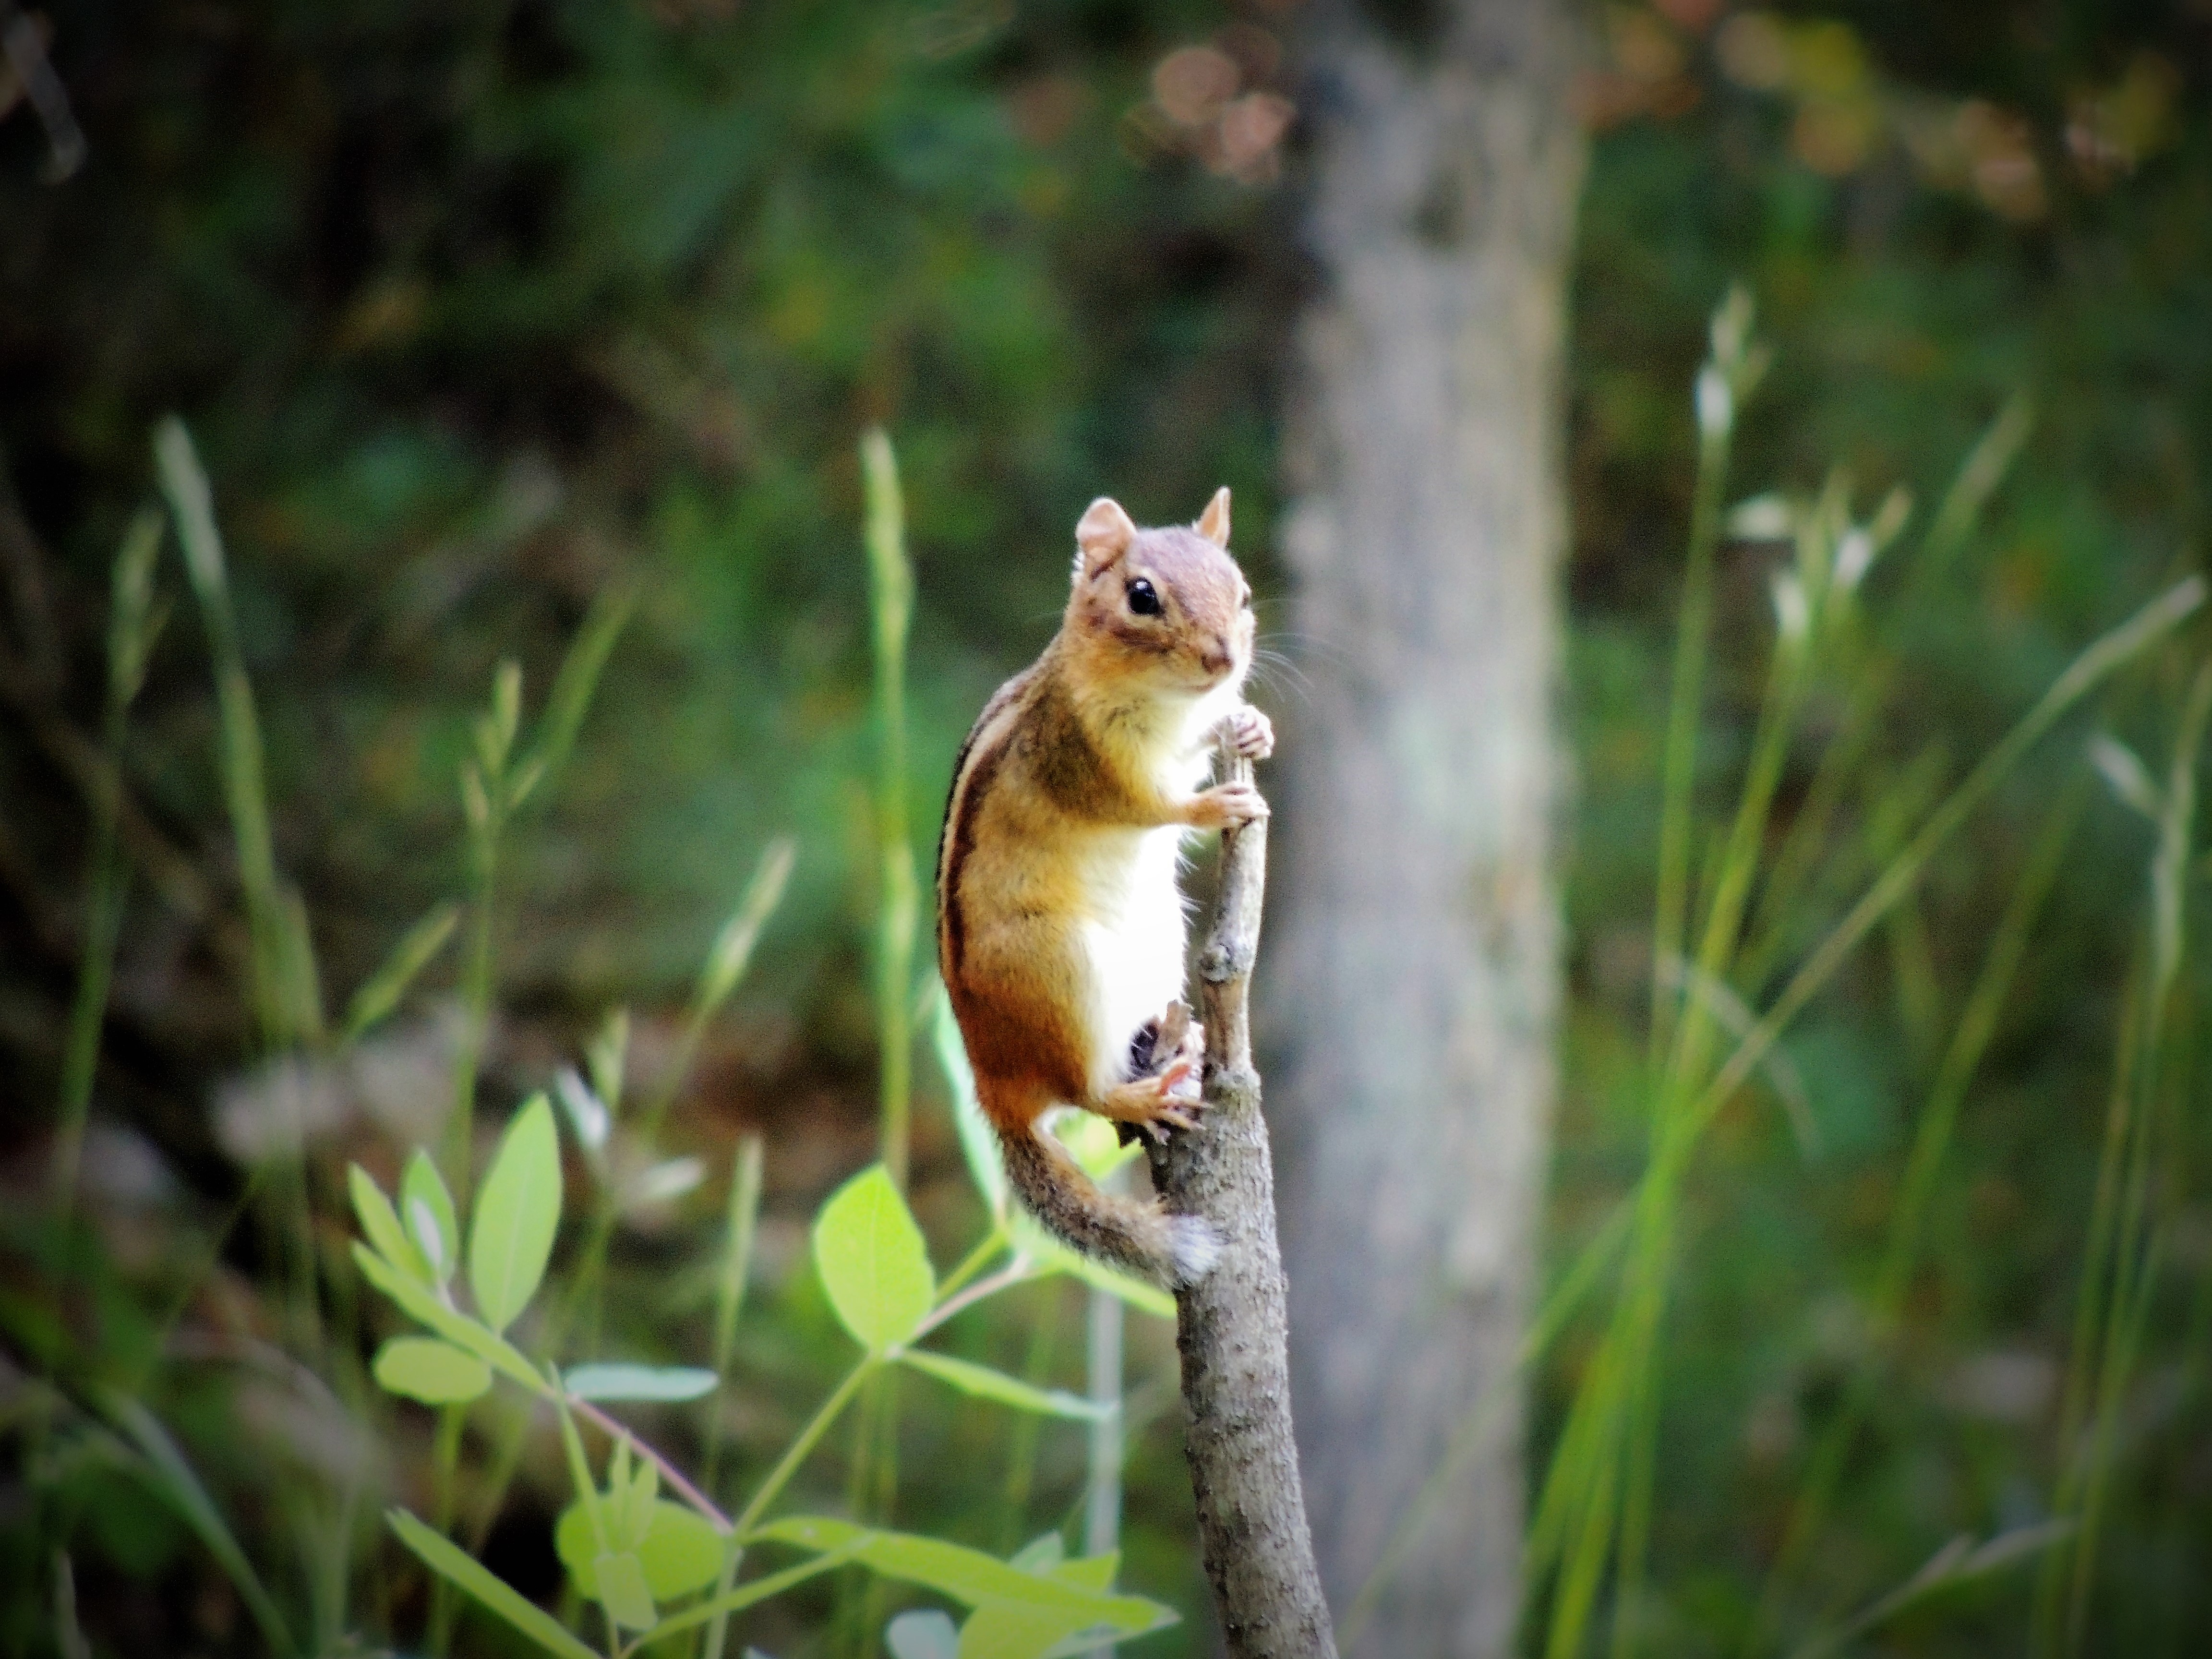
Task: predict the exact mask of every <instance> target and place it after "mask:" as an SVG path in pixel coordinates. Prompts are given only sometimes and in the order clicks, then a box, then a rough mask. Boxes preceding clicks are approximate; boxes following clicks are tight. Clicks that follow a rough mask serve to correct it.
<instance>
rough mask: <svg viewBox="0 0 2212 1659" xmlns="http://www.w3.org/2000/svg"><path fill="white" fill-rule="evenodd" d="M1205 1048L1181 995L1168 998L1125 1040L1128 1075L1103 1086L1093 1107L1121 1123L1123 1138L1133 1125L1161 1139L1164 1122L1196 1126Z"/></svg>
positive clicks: (1202, 1034) (1200, 1107)
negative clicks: (1122, 1080)
mask: <svg viewBox="0 0 2212 1659" xmlns="http://www.w3.org/2000/svg"><path fill="white" fill-rule="evenodd" d="M1205 1054H1206V1031H1205V1028H1204V1027H1202V1026H1201V1025H1200V1024H1199V1023H1198V1022H1197V1021H1196V1020H1194V1019H1193V1018H1191V1017H1190V1010H1189V1009H1188V1007H1186V1006H1184V1005H1183V1004H1182V1002H1181V1001H1176V1002H1170V1004H1168V1006H1167V1012H1164V1013H1163V1014H1162V1015H1161V1016H1160V1017H1159V1018H1158V1019H1148V1020H1146V1022H1145V1023H1144V1024H1142V1025H1140V1026H1139V1027H1138V1028H1137V1033H1136V1035H1135V1036H1133V1037H1132V1038H1131V1039H1130V1040H1129V1069H1130V1071H1131V1073H1133V1075H1132V1077H1131V1079H1130V1080H1129V1081H1128V1082H1127V1083H1119V1084H1116V1085H1115V1086H1114V1087H1112V1088H1110V1089H1109V1090H1108V1091H1106V1097H1105V1098H1104V1099H1103V1100H1102V1101H1100V1102H1099V1103H1098V1104H1097V1107H1096V1108H1095V1110H1097V1112H1098V1114H1099V1115H1101V1116H1103V1117H1107V1118H1110V1119H1112V1120H1113V1121H1115V1123H1116V1124H1118V1125H1120V1126H1121V1138H1122V1140H1123V1142H1124V1144H1127V1142H1128V1141H1129V1140H1130V1139H1133V1138H1134V1135H1135V1132H1136V1131H1137V1130H1139V1129H1141V1130H1143V1131H1144V1132H1145V1133H1147V1134H1149V1135H1151V1136H1152V1139H1154V1140H1158V1141H1164V1140H1165V1139H1167V1138H1168V1130H1169V1129H1170V1128H1176V1129H1194V1128H1196V1127H1198V1118H1197V1114H1198V1113H1199V1112H1200V1111H1202V1110H1204V1109H1205V1102H1204V1101H1203V1100H1201V1099H1200V1097H1199V1087H1198V1079H1199V1066H1200V1061H1201V1060H1203V1059H1204V1057H1205Z"/></svg>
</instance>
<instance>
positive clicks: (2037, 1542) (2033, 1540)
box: [1790, 1521, 2072, 1659]
mask: <svg viewBox="0 0 2212 1659" xmlns="http://www.w3.org/2000/svg"><path fill="white" fill-rule="evenodd" d="M2071 1530H2072V1526H2071V1523H2069V1522H2064V1521H2039V1522H2035V1523H2034V1524H2033V1525H2032V1526H2026V1527H2015V1528H2014V1529H2013V1530H2012V1531H2010V1532H2005V1533H1999V1534H1997V1535H1996V1537H1995V1538H1992V1539H1990V1541H1988V1542H1987V1543H1984V1544H1983V1545H1980V1546H1979V1547H1977V1546H1976V1545H1975V1543H1974V1541H1972V1539H1970V1538H1966V1537H1963V1536H1961V1537H1958V1538H1954V1539H1953V1540H1952V1541H1950V1542H1949V1543H1948V1544H1946V1545H1944V1546H1943V1547H1942V1549H1939V1550H1937V1551H1936V1553H1935V1554H1933V1555H1931V1556H1930V1557H1929V1558H1928V1561H1927V1565H1924V1566H1923V1567H1922V1568H1921V1569H1920V1571H1917V1572H1916V1573H1914V1574H1913V1575H1912V1577H1910V1578H1908V1579H1906V1580H1905V1583H1902V1584H1899V1586H1898V1587H1897V1588H1896V1589H1893V1590H1892V1591H1890V1593H1889V1594H1888V1595H1885V1596H1883V1597H1882V1598H1881V1600H1880V1601H1875V1602H1874V1603H1873V1604H1871V1605H1870V1606H1869V1607H1867V1608H1866V1609H1865V1610H1864V1611H1863V1612H1862V1613H1859V1614H1857V1616H1856V1617H1854V1618H1852V1619H1851V1620H1849V1621H1847V1622H1846V1623H1844V1624H1843V1625H1841V1626H1838V1627H1837V1628H1836V1629H1834V1630H1832V1631H1826V1632H1822V1633H1821V1634H1820V1635H1819V1636H1816V1637H1814V1638H1813V1639H1812V1640H1811V1641H1809V1642H1807V1643H1806V1644H1804V1645H1803V1646H1802V1647H1799V1648H1797V1649H1796V1650H1793V1651H1792V1653H1791V1655H1790V1659H1827V1656H1828V1655H1830V1654H1832V1653H1838V1652H1841V1651H1842V1650H1844V1648H1846V1647H1848V1646H1850V1644H1852V1643H1853V1642H1856V1641H1857V1639H1858V1638H1860V1637H1862V1636H1864V1635H1865V1634H1866V1633H1867V1632H1869V1631H1870V1630H1873V1629H1875V1628H1876V1627H1877V1626H1881V1625H1882V1624H1885V1623H1887V1621H1888V1620H1891V1619H1893V1618H1894V1617H1895V1616H1896V1615H1897V1614H1899V1613H1902V1612H1904V1611H1905V1609H1906V1608H1907V1607H1911V1606H1912V1605H1913V1604H1914V1603H1915V1602H1917V1601H1923V1600H1925V1599H1926V1598H1927V1597H1929V1596H1930V1595H1935V1594H1936V1593H1937V1592H1938V1591H1939V1590H1945V1589H1951V1588H1953V1587H1954V1586H1956V1585H1959V1584H1963V1583H1970V1582H1972V1580H1974V1579H1977V1578H1984V1577H1988V1576H1989V1575H1990V1574H1991V1573H1993V1572H1997V1571H2002V1569H2004V1568H2006V1567H2008V1566H2010V1565H2012V1564H2013V1563H2014V1562H2015V1561H2023V1560H2026V1559H2027V1558H2029V1557H2030V1556H2033V1555H2038V1554H2041V1553H2043V1552H2045V1551H2046V1550H2048V1549H2050V1548H2051V1547H2052V1546H2053V1545H2055V1544H2058V1543H2062V1542H2063V1541H2065V1539H2066V1536H2067V1534H2069V1532H2070V1531H2071ZM2045 1559H2048V1557H2046V1558H2045Z"/></svg>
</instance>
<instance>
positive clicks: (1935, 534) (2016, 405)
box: [1915, 392, 2035, 588]
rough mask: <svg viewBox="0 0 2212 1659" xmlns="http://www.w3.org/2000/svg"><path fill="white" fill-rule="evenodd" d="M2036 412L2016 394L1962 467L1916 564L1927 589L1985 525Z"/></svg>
mask: <svg viewBox="0 0 2212 1659" xmlns="http://www.w3.org/2000/svg"><path fill="white" fill-rule="evenodd" d="M2034 426H2035V409H2034V405H2033V404H2031V403H2030V402H2029V401H2028V400H2027V397H2026V396H2025V395H2023V394H2021V393H2019V392H2015V393H2014V394H2013V396H2012V397H2011V398H2008V399H2007V400H2006V402H2005V405H2004V407H2003V408H2002V409H2001V410H1998V411H1997V413H1996V419H1994V420H1992V421H1991V422H1990V423H1989V425H1988V427H1986V428H1984V430H1983V433H1982V435H1981V437H1980V439H1979V440H1978V441H1977V442H1976V443H1975V445H1974V447H1973V449H1972V452H1971V453H1968V455H1967V457H1966V461H1965V464H1964V465H1961V466H1960V468H1959V474H1958V477H1955V478H1954V479H1953V480H1952V481H1951V488H1950V489H1949V491H1948V493H1946V495H1944V497H1943V501H1942V505H1941V506H1940V507H1937V508H1936V517H1935V518H1934V519H1933V520H1931V521H1930V522H1929V526H1928V535H1927V538H1926V539H1925V540H1924V541H1923V543H1922V544H1921V552H1920V557H1919V559H1918V560H1917V562H1916V564H1915V572H1916V580H1917V582H1918V583H1919V584H1920V585H1921V586H1923V588H1925V587H1926V586H1930V585H1932V584H1934V583H1935V582H1936V580H1939V579H1940V578H1941V577H1942V575H1943V574H1944V573H1945V572H1947V571H1948V569H1949V568H1951V562H1952V561H1953V560H1954V559H1956V558H1957V557H1958V556H1959V550H1960V549H1961V548H1962V547H1964V546H1965V545H1966V540H1967V538H1969V537H1971V536H1972V534H1973V533H1974V530H1975V527H1976V526H1978V525H1979V524H1980V523H1981V520H1982V511H1983V509H1984V507H1987V506H1988V505H1989V501H1990V496H1992V495H1995V494H1996V489H1997V486H1998V485H1999V484H2001V483H2003V482H2004V479H2005V475H2006V474H2007V473H2008V472H2009V471H2012V464H2013V463H2014V461H2015V460H2017V459H2019V458H2020V452H2021V447H2023V446H2024V445H2026V443H2027V435H2028V434H2029V433H2030V432H2031V431H2033V429H2034Z"/></svg>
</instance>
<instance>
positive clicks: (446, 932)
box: [338, 903, 461, 1046]
mask: <svg viewBox="0 0 2212 1659" xmlns="http://www.w3.org/2000/svg"><path fill="white" fill-rule="evenodd" d="M460 919H461V907H460V906H459V905H458V904H452V903H447V904H441V905H440V906H439V907H438V908H436V909H435V910H433V911H431V912H430V914H429V915H427V916H425V917H423V918H422V921H418V922H416V924H415V925H414V926H413V927H410V928H409V929H408V930H407V931H406V932H405V933H403V934H401V935H400V937H399V943H398V944H397V945H393V946H392V954H391V955H390V956H388V957H385V959H384V963H383V965H382V966H381V967H380V968H379V969H377V970H376V971H375V972H374V974H372V975H369V976H368V980H367V981H366V982H364V983H363V984H362V987H361V989H359V990H358V991H356V992H355V993H354V994H353V1000H352V1001H351V1002H349V1003H348V1004H347V1005H346V1017H345V1027H344V1029H343V1031H342V1033H341V1034H340V1036H339V1037H338V1041H339V1042H341V1043H342V1044H344V1045H347V1046H350V1045H352V1044H353V1043H356V1042H359V1041H360V1040H361V1039H362V1037H363V1036H366V1035H367V1034H368V1031H369V1030H370V1029H371V1028H372V1027H374V1025H375V1024H377V1023H378V1022H379V1021H380V1020H381V1019H383V1018H385V1016H386V1015H387V1014H389V1013H390V1012H392V1010H393V1009H394V1008H397V1007H398V1006H399V999H400V998H401V997H403V996H404V995H406V994H407V987H409V986H410V984H412V983H413V982H414V980H415V976H416V975H417V974H419V973H421V972H422V970H423V969H425V968H427V967H428V966H429V964H430V959H431V958H432V957H435V956H436V955H437V954H438V952H439V951H441V950H443V949H444V948H445V945H446V941H447V939H451V938H452V937H453V925H454V924H455V923H456V922H458V921H459V920H460Z"/></svg>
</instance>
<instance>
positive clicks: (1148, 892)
mask: <svg viewBox="0 0 2212 1659" xmlns="http://www.w3.org/2000/svg"><path fill="white" fill-rule="evenodd" d="M1182 836H1183V832H1182V830H1180V829H1142V830H1139V829H1128V830H1115V831H1109V832H1105V833H1103V834H1102V835H1101V836H1100V837H1099V840H1100V842H1101V845H1100V846H1099V847H1098V848H1097V854H1096V855H1095V857H1094V859H1093V860H1091V870H1090V871H1089V872H1086V873H1087V874H1088V875H1089V877H1090V880H1089V881H1087V882H1086V885H1087V886H1088V887H1089V888H1090V890H1091V896H1092V898H1093V900H1094V902H1093V904H1092V905H1091V907H1090V908H1091V919H1090V920H1089V921H1085V924H1084V927H1083V946H1084V951H1085V954H1086V956H1087V957H1089V963H1090V969H1091V974H1090V978H1091V996H1090V1015H1091V1018H1090V1021H1089V1024H1090V1028H1091V1029H1090V1030H1088V1031H1087V1032H1086V1033H1085V1037H1086V1047H1087V1048H1088V1050H1089V1054H1090V1081H1091V1093H1092V1097H1093V1098H1096V1097H1097V1096H1099V1095H1102V1094H1103V1093H1104V1092H1105V1091H1107V1090H1108V1089H1109V1088H1111V1087H1112V1086H1113V1085H1115V1084H1116V1083H1119V1082H1121V1080H1122V1079H1123V1077H1124V1075H1125V1073H1126V1071H1127V1065H1128V1056H1129V1040H1130V1038H1132V1037H1133V1036H1135V1035H1136V1033H1137V1028H1138V1027H1139V1026H1140V1025H1142V1024H1144V1023H1145V1022H1146V1020H1148V1019H1153V1018H1158V1016H1159V1014H1160V1013H1161V1012H1163V1011H1164V1010H1165V1008H1166V1007H1167V1006H1168V1004H1169V1003H1170V1002H1172V1001H1174V1000H1176V998H1177V997H1179V996H1181V995H1182V991H1183V949H1184V941H1185V937H1186V933H1187V927H1186V921H1185V915H1184V910H1183V901H1182V890H1181V888H1180V887H1179V886H1178V885H1177V884H1176V873H1177V872H1178V869H1179V868H1180V866H1181V864H1182Z"/></svg>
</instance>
